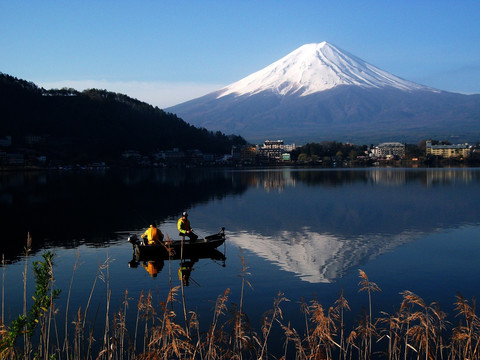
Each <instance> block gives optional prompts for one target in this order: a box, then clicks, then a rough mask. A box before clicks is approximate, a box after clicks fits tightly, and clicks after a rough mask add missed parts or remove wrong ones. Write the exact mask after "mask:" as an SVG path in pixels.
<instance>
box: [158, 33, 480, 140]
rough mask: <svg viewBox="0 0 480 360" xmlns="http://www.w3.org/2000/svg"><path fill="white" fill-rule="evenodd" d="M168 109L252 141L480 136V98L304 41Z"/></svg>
mask: <svg viewBox="0 0 480 360" xmlns="http://www.w3.org/2000/svg"><path fill="white" fill-rule="evenodd" d="M166 111H169V112H172V113H175V114H177V115H178V116H180V117H181V118H183V119H184V120H185V121H187V122H188V123H190V124H192V125H195V126H200V127H205V128H207V129H209V130H213V131H216V130H219V131H222V132H224V133H235V134H239V135H242V136H243V137H245V138H246V139H247V140H249V141H252V142H263V140H265V139H284V140H286V141H296V142H307V141H321V140H337V141H353V142H361V141H364V142H375V141H402V142H408V141H419V140H421V139H428V138H434V139H442V140H445V139H449V140H452V139H453V141H478V139H479V137H480V95H463V94H456V93H450V92H446V91H441V90H437V89H433V88H429V87H427V86H423V85H419V84H416V83H414V82H411V81H407V80H404V79H402V78H399V77H397V76H395V75H392V74H389V73H388V72H386V71H383V70H381V69H379V68H377V67H375V66H373V65H370V64H368V63H367V62H365V61H363V60H361V59H359V58H357V57H356V56H354V55H351V54H349V53H347V52H345V51H343V50H340V49H339V48H337V47H336V46H334V45H332V44H329V43H327V42H322V43H319V44H306V45H303V46H301V47H299V48H298V49H296V50H295V51H293V52H291V53H290V54H288V55H287V56H285V57H283V58H281V59H280V60H278V61H276V62H274V63H272V64H271V65H269V66H267V67H265V68H264V69H262V70H260V71H257V72H255V73H253V74H251V75H249V76H247V77H245V78H243V79H241V80H239V81H237V82H235V83H233V84H230V85H228V86H226V87H224V88H222V89H220V90H218V91H215V92H212V93H210V94H207V95H205V96H202V97H200V98H197V99H193V100H190V101H187V102H184V103H182V104H179V105H176V106H173V107H170V108H168V109H166Z"/></svg>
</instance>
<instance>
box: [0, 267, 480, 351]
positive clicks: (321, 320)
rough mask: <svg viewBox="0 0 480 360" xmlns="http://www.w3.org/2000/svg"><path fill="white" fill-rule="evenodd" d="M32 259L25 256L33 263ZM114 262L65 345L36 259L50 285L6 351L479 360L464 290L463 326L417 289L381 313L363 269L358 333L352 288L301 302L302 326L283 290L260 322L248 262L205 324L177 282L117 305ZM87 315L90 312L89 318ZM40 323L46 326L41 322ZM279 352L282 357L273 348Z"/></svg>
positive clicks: (3, 342) (0, 337) (459, 315)
mask: <svg viewBox="0 0 480 360" xmlns="http://www.w3.org/2000/svg"><path fill="white" fill-rule="evenodd" d="M27 260H28V259H27V258H25V262H27ZM110 261H111V259H107V260H106V261H105V263H104V264H100V265H99V268H98V272H97V276H96V277H95V279H94V281H93V285H92V290H91V292H90V294H89V297H88V300H87V303H86V306H85V309H84V310H82V308H78V309H76V310H74V311H73V314H68V315H70V316H69V317H70V318H71V319H72V320H71V322H69V323H66V324H67V325H66V326H67V327H68V329H66V330H65V332H64V334H63V335H64V337H65V338H64V339H63V341H61V340H60V339H59V338H58V329H57V325H56V323H57V322H56V317H57V316H58V309H57V308H56V306H55V301H54V300H55V299H56V295H58V294H56V293H55V292H53V291H52V290H53V288H54V277H53V262H51V261H50V260H48V261H47V259H46V260H45V262H44V264H43V265H42V266H43V267H42V266H41V265H38V264H36V265H35V267H34V272H35V274H38V273H39V269H43V270H42V271H43V273H42V274H43V275H42V276H41V277H37V278H36V281H37V290H38V288H39V287H38V284H39V283H42V284H43V285H44V286H43V292H36V293H35V295H34V297H35V299H36V301H34V305H33V306H32V307H31V308H30V309H28V307H26V308H25V310H24V314H22V315H21V316H20V318H21V319H25V321H26V322H16V321H13V322H12V323H11V324H9V325H6V324H4V323H3V322H0V357H1V358H2V359H45V360H46V359H88V360H90V359H92V360H93V359H109V360H110V359H112V360H120V359H122V360H123V359H126V360H128V359H132V360H133V359H140V360H143V359H145V360H146V359H199V360H216V359H262V360H263V359H295V360H311V359H338V360H347V359H361V360H363V359H365V360H366V359H389V360H406V359H427V360H428V359H445V360H455V359H480V355H479V352H480V351H479V350H480V349H479V347H480V320H479V317H478V315H477V314H476V304H475V299H472V300H467V299H465V298H464V297H463V296H462V295H461V294H458V295H457V297H456V299H455V303H454V306H455V308H454V311H455V315H456V320H457V324H455V325H453V324H450V323H448V322H447V321H446V314H445V313H444V312H443V311H441V310H440V308H439V306H438V304H436V303H435V302H433V303H430V304H428V303H426V302H425V301H424V300H423V299H422V298H421V297H420V296H419V295H417V294H414V293H413V292H411V291H402V292H401V293H400V295H401V299H402V300H401V303H400V304H399V307H398V310H396V311H394V312H393V313H391V314H389V313H386V312H383V311H380V310H375V308H374V306H373V303H374V293H375V292H376V291H379V290H380V288H379V287H378V286H377V285H376V284H375V283H374V282H372V281H370V280H369V278H368V276H367V274H366V273H365V272H363V271H361V270H360V271H359V276H360V282H359V291H364V292H366V293H367V295H368V299H367V300H366V307H365V308H364V311H363V313H362V314H361V316H360V317H359V320H358V321H357V322H356V323H355V324H354V325H353V326H352V328H351V329H348V328H347V327H346V325H345V324H346V322H345V318H346V313H347V312H350V311H351V310H350V305H349V303H348V301H347V299H346V298H345V296H344V293H343V291H342V292H341V293H340V294H339V297H338V299H337V300H336V301H335V302H334V303H333V304H331V305H324V304H322V303H321V301H320V299H314V300H312V301H305V300H304V301H302V303H301V305H300V307H299V311H300V312H302V314H303V317H304V323H303V324H297V325H298V326H300V327H299V328H298V329H297V328H295V326H294V325H293V324H292V323H291V322H290V321H288V320H286V319H287V318H288V314H285V313H284V310H283V305H284V303H285V302H286V301H289V300H288V299H287V298H286V297H285V296H284V295H283V294H282V293H281V292H279V293H278V295H277V296H276V297H275V298H274V299H273V305H272V308H271V309H267V310H266V311H265V314H264V316H263V319H262V321H261V323H260V324H259V326H258V328H256V326H252V324H250V322H249V320H248V316H247V314H245V313H244V310H243V309H244V307H245V302H246V301H249V299H248V297H245V291H244V287H245V286H251V284H250V282H249V281H248V279H247V278H248V276H249V273H248V271H247V270H248V266H247V265H246V263H245V261H244V259H243V258H242V268H241V270H240V277H241V282H242V283H241V291H240V298H239V299H238V303H233V302H231V300H230V296H231V293H230V290H229V289H226V290H225V291H224V292H223V293H222V294H220V295H219V296H218V297H217V299H216V302H215V306H214V307H213V309H212V316H211V320H210V321H208V322H207V323H206V324H200V321H199V317H198V314H196V313H195V312H193V311H189V310H188V306H187V304H186V302H185V297H184V296H182V285H179V286H173V287H171V288H170V290H169V291H168V293H166V294H163V296H164V299H163V300H162V301H159V302H156V301H154V299H153V297H152V294H151V292H148V293H143V292H142V294H141V295H140V297H139V299H137V300H134V299H130V298H129V297H128V291H127V290H125V292H124V295H123V301H122V302H121V305H120V308H119V309H117V310H116V311H115V310H114V309H111V307H110V304H111V288H110V285H109V279H108V277H109V262H110ZM34 263H35V262H34ZM26 271H27V267H26V268H25V273H26ZM97 278H98V279H100V280H103V281H104V282H105V290H106V293H105V299H106V309H105V310H106V314H105V319H104V323H103V324H102V321H100V322H99V323H100V324H97V325H96V323H97V319H96V315H93V319H92V316H91V315H90V316H89V312H88V309H89V307H90V301H91V298H92V293H93V291H94V289H95V287H96V284H97ZM72 281H73V277H72ZM180 283H181V282H180ZM25 289H26V288H25ZM24 299H26V296H25V295H24ZM39 299H43V300H42V301H45V302H41V301H39ZM47 299H48V300H49V301H46V300H47ZM132 300H133V301H132ZM130 304H136V308H135V309H134V313H136V318H135V322H134V325H132V328H128V327H127V321H126V319H127V311H130V310H129V306H130ZM175 304H178V306H176V305H175ZM237 304H238V305H237ZM34 308H35V309H34ZM175 309H180V312H179V314H178V315H180V321H177V312H176V310H175ZM2 312H3V309H2ZM24 315H25V317H24ZM130 316H131V317H132V316H134V315H133V314H131V315H130ZM87 317H90V319H89V320H88V321H87V320H86V318H87ZM27 320H28V321H27ZM35 324H38V325H39V326H37V327H34V326H33V325H35ZM87 324H90V327H89V326H87ZM30 326H33V327H30ZM95 326H100V327H101V329H102V331H100V332H101V333H102V335H101V336H99V337H98V338H97V339H95V338H94V335H93V334H94V333H95V332H94V328H95ZM97 333H99V332H98V331H97ZM279 343H281V344H283V350H280V352H281V353H278V351H279V350H278V349H282V346H278V345H279ZM93 344H95V346H94V345H93ZM273 345H275V346H273ZM273 348H275V349H276V350H275V351H276V353H275V354H272V349H273Z"/></svg>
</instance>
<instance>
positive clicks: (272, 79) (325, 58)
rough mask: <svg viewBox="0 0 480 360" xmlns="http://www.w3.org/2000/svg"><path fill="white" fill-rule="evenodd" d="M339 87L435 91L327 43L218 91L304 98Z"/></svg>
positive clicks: (309, 47)
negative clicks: (288, 95) (353, 86)
mask: <svg viewBox="0 0 480 360" xmlns="http://www.w3.org/2000/svg"><path fill="white" fill-rule="evenodd" d="M339 85H356V86H360V87H364V88H383V87H393V88H397V89H400V90H406V91H411V90H433V89H430V88H428V87H425V86H422V85H418V84H416V83H413V82H410V81H407V80H404V79H401V78H399V77H397V76H394V75H391V74H389V73H387V72H386V71H383V70H380V69H378V68H376V67H375V66H373V65H370V64H368V63H366V62H365V61H363V60H361V59H359V58H357V57H355V56H353V55H351V54H349V53H347V52H345V51H342V50H340V49H338V48H337V47H335V46H334V45H332V44H329V43H327V42H325V41H324V42H321V43H318V44H317V43H313V44H306V45H303V46H301V47H299V48H298V49H296V50H295V51H293V52H291V53H290V54H288V55H287V56H285V57H283V58H281V59H280V60H278V61H276V62H274V63H273V64H271V65H269V66H267V67H265V68H263V69H262V70H260V71H257V72H255V73H253V74H251V75H249V76H247V77H245V78H243V79H241V80H240V81H237V82H235V83H233V84H230V85H228V86H226V87H225V88H223V89H221V90H219V92H218V97H217V98H221V97H223V96H226V95H229V94H234V95H236V96H241V95H254V94H257V93H260V92H262V91H272V92H274V93H276V94H278V95H282V96H283V95H287V94H296V95H299V96H305V95H309V94H313V93H316V92H320V91H325V90H329V89H332V88H334V87H336V86H339Z"/></svg>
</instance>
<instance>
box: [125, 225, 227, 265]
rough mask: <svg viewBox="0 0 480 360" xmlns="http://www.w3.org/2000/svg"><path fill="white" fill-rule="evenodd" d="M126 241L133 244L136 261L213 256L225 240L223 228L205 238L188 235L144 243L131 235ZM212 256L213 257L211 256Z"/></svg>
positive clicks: (215, 255)
mask: <svg viewBox="0 0 480 360" xmlns="http://www.w3.org/2000/svg"><path fill="white" fill-rule="evenodd" d="M128 241H129V242H130V243H131V244H132V246H133V252H134V257H135V258H136V259H137V261H142V260H148V259H152V258H154V259H164V260H168V259H187V258H204V257H207V258H215V257H217V256H218V255H217V254H221V253H220V252H219V251H217V250H216V249H217V248H218V247H219V246H220V245H222V244H223V243H224V242H225V228H223V227H222V229H221V230H220V231H219V232H218V233H216V234H213V235H209V236H206V237H205V238H198V239H197V240H195V241H191V240H190V239H189V238H188V237H184V238H182V239H180V240H170V241H165V242H163V243H162V244H159V245H146V244H145V242H144V241H143V239H139V238H138V236H137V235H132V236H130V237H129V238H128ZM212 256H213V257H212Z"/></svg>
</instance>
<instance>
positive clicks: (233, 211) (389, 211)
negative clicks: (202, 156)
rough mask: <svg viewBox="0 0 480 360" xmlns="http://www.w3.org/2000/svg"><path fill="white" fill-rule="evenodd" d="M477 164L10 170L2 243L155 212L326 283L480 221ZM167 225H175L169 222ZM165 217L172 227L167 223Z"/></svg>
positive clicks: (1, 195)
mask: <svg viewBox="0 0 480 360" xmlns="http://www.w3.org/2000/svg"><path fill="white" fill-rule="evenodd" d="M479 180H480V171H478V170H477V169H376V168H375V169H353V170H352V169H339V170H336V169H333V170H332V169H290V168H282V169H262V170H224V169H191V170H178V169H176V170H172V169H147V170H142V171H128V172H121V171H107V172H81V173H77V172H68V173H60V172H39V173H28V172H27V173H3V174H1V175H0V216H2V219H4V224H5V225H4V228H3V231H4V237H3V240H2V252H3V253H4V254H6V256H7V259H9V260H15V259H16V257H17V256H19V255H20V254H21V253H22V251H23V247H24V243H25V239H26V234H27V232H30V233H31V234H32V237H33V239H34V247H35V249H36V250H37V251H38V250H41V249H43V248H44V247H47V246H63V247H66V248H70V247H76V246H78V245H79V244H86V245H89V246H101V247H103V246H108V244H109V243H111V242H117V241H125V238H126V237H125V234H126V233H129V232H139V231H141V230H142V229H143V228H145V227H146V226H147V225H148V224H149V222H150V221H151V220H156V221H157V223H159V224H162V226H164V227H166V229H165V228H164V229H163V230H164V232H166V233H167V234H170V235H178V234H176V229H175V228H173V227H172V225H171V224H174V223H175V221H176V219H177V218H178V216H179V214H180V213H181V212H182V211H183V210H188V211H189V213H190V218H191V220H192V222H193V227H194V228H198V229H201V230H203V231H205V232H206V233H213V232H215V231H218V229H219V227H220V226H225V227H226V229H227V235H228V242H229V243H231V244H235V245H237V246H239V247H242V248H244V249H247V250H249V251H251V252H254V253H256V254H257V255H259V256H261V257H262V258H265V259H267V260H268V261H271V262H273V263H275V264H277V266H279V267H280V268H281V269H283V270H286V271H288V272H292V273H294V274H296V276H298V277H299V278H300V279H302V280H304V281H307V282H312V283H319V282H330V281H333V280H336V279H339V278H341V277H343V276H344V275H345V273H347V272H348V271H349V270H351V269H354V268H356V267H358V266H360V265H362V264H365V263H366V262H368V261H369V260H370V259H373V258H375V257H377V256H378V255H380V254H383V253H385V252H388V251H391V250H392V249H394V248H396V247H398V246H400V245H402V244H405V243H408V242H411V241H413V240H415V239H417V238H419V237H421V236H424V235H425V234H432V233H438V232H441V231H445V230H446V229H456V228H460V227H462V226H466V225H473V226H477V225H478V224H479V214H480V202H479V201H478V194H479V193H480V188H479V187H480V181H479ZM168 224H170V225H168ZM168 226H171V227H170V228H168Z"/></svg>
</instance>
